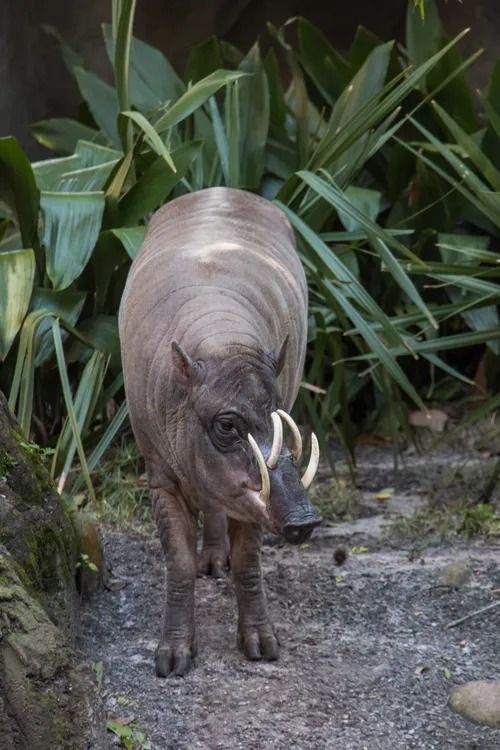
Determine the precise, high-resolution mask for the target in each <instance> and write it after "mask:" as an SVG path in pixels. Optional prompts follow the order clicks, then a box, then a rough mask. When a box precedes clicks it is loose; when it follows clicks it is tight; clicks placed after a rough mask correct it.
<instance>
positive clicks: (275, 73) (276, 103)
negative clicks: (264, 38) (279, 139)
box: [264, 48, 287, 129]
mask: <svg viewBox="0 0 500 750" xmlns="http://www.w3.org/2000/svg"><path fill="white" fill-rule="evenodd" d="M264 67H265V70H266V75H267V85H268V88H269V107H270V110H269V117H270V121H271V125H274V126H275V127H276V128H280V129H282V128H284V127H285V121H286V115H287V107H286V101H285V94H284V91H283V82H282V80H281V71H280V68H279V63H278V59H277V57H276V52H275V51H274V49H273V48H271V49H270V50H268V52H267V54H266V56H265V58H264Z"/></svg>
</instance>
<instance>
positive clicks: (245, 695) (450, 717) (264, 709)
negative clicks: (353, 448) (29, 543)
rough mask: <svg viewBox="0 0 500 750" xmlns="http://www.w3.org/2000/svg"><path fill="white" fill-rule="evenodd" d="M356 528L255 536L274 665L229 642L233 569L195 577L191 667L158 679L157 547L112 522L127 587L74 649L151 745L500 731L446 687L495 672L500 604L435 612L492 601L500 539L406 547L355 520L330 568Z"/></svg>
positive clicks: (270, 743)
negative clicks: (452, 704)
mask: <svg viewBox="0 0 500 750" xmlns="http://www.w3.org/2000/svg"><path fill="white" fill-rule="evenodd" d="M384 479H386V476H384ZM382 486H385V485H382ZM400 500H401V498H400ZM367 520H368V521H371V520H372V519H366V518H365V519H362V521H363V523H364V524H365V526H364V527H363V528H364V529H365V531H366V521H367ZM372 525H373V528H379V526H380V524H377V523H375V522H374V523H373V524H372ZM361 531H362V530H361V529H360V528H359V529H357V530H356V529H355V528H354V529H353V528H352V525H351V526H350V527H344V528H341V529H333V530H329V529H325V530H324V531H323V532H320V533H318V534H317V535H316V536H315V537H313V538H312V539H311V542H310V544H309V545H306V546H305V547H304V548H302V549H300V548H292V547H288V546H280V545H266V546H265V548H264V555H263V557H264V570H265V579H266V584H267V590H268V595H269V605H270V611H271V613H272V616H273V618H274V622H275V625H276V627H277V630H278V633H279V637H280V640H281V642H282V647H281V656H280V660H279V661H278V662H276V663H272V664H267V663H251V662H247V661H245V659H244V658H243V657H242V655H241V654H240V653H239V652H238V651H237V649H236V643H235V640H236V639H235V628H236V608H235V598H234V593H233V590H232V585H231V582H230V580H229V579H227V580H222V581H214V580H212V579H200V580H199V582H198V586H197V628H198V641H199V655H198V658H197V661H196V666H195V668H194V670H193V671H192V672H190V673H189V674H188V675H187V676H186V677H185V678H169V679H167V680H161V679H159V678H157V677H156V676H155V674H154V667H153V654H154V649H155V647H156V640H157V635H158V631H159V624H160V617H161V607H162V601H163V590H164V569H163V560H162V553H161V549H160V545H159V543H158V541H157V540H156V538H153V539H151V538H148V537H145V536H144V537H141V536H138V535H131V534H126V533H122V532H117V531H109V532H107V533H106V538H105V543H106V554H107V560H108V564H109V565H111V566H112V570H113V575H114V576H115V577H117V578H123V579H124V580H126V581H127V582H128V585H127V586H126V587H125V588H122V589H121V590H117V591H113V592H109V591H105V592H101V593H98V594H97V595H96V596H95V597H94V598H93V600H92V601H91V603H90V604H88V605H87V606H86V608H85V611H84V615H83V634H82V641H81V648H82V650H83V651H84V652H85V654H86V656H87V658H89V659H91V660H92V661H94V662H97V661H102V662H103V665H104V680H103V690H104V691H105V696H106V702H107V704H108V709H109V716H110V717H126V716H128V715H133V716H134V717H135V718H136V720H137V722H138V723H139V724H140V726H141V727H142V728H143V731H144V733H145V734H146V737H147V738H148V740H149V743H150V747H151V748H152V750H212V748H213V749H214V750H215V749H219V748H221V749H222V748H224V750H226V749H229V750H233V748H234V749H236V748H244V749H245V750H267V749H269V750H271V749H273V750H274V749H276V750H289V749H290V748H294V749H296V750H322V749H323V748H325V749H326V748H328V749H330V748H331V750H334V749H335V750H379V749H380V750H382V749H383V750H387V748H388V747H389V748H391V750H399V749H401V750H403V749H404V750H413V749H415V750H417V749H418V750H431V749H434V748H435V749H436V750H498V748H500V731H495V730H492V729H485V728H481V727H477V726H475V725H472V724H469V723H467V722H466V721H465V720H463V719H461V718H460V717H458V716H456V715H455V714H453V713H452V712H451V711H450V709H449V708H448V706H447V697H448V694H449V691H450V690H451V688H452V687H453V686H454V685H458V684H462V683H464V682H467V681H469V680H475V679H500V663H499V655H500V627H499V619H500V609H495V610H492V611H491V613H489V614H488V615H486V616H484V617H482V618H476V619H473V620H469V621H468V622H466V623H464V624H463V625H461V626H459V627H456V628H453V629H449V630H447V629H445V625H446V624H447V623H448V622H449V621H451V620H454V619H456V618H457V617H460V616H461V615H462V614H464V613H467V612H469V611H472V610H474V609H476V608H479V607H481V606H485V605H487V604H489V603H490V602H492V601H495V598H496V597H497V596H498V594H497V593H495V590H496V589H499V588H500V548H495V547H493V546H491V545H490V546H486V545H477V544H476V545H464V546H460V547H459V548H450V547H448V548H440V549H434V550H427V552H426V553H425V555H424V557H421V558H419V559H417V560H411V556H410V555H408V552H407V551H404V550H397V549H396V550H395V549H390V548H388V547H387V546H384V544H383V543H382V541H381V540H380V538H378V541H377V534H372V535H370V534H369V533H366V534H365V537H364V542H365V546H366V547H367V548H368V550H367V551H364V552H358V553H357V554H350V555H349V557H348V559H347V561H346V562H345V563H344V565H342V567H339V566H337V565H336V563H335V560H334V551H335V548H336V546H337V544H338V537H339V536H342V537H343V538H344V540H345V539H347V541H348V546H352V544H353V541H352V540H353V539H354V534H355V533H356V532H358V533H357V534H356V541H355V544H356V545H359V543H360V539H361V540H362V538H363V537H362V533H361ZM377 533H378V532H377ZM349 540H351V541H350V544H349ZM457 560H463V561H465V562H467V564H468V565H469V566H470V569H471V575H470V578H469V579H468V581H467V582H466V583H465V584H463V585H462V586H461V587H460V588H458V589H448V588H445V587H444V586H442V585H440V573H441V572H442V570H443V569H444V568H446V566H447V565H449V564H450V563H455V562H456V561H457ZM110 742H111V746H113V740H111V739H110Z"/></svg>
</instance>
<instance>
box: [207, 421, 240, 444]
mask: <svg viewBox="0 0 500 750" xmlns="http://www.w3.org/2000/svg"><path fill="white" fill-rule="evenodd" d="M212 436H213V440H214V442H215V444H216V445H217V446H218V447H219V448H221V449H224V448H231V447H232V446H233V445H234V444H235V443H236V442H237V441H238V440H239V439H240V434H239V432H238V424H237V417H235V416H234V417H233V416H232V415H230V414H229V415H228V414H224V415H220V416H218V417H216V419H215V420H214V422H213V425H212Z"/></svg>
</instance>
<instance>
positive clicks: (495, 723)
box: [448, 680, 500, 729]
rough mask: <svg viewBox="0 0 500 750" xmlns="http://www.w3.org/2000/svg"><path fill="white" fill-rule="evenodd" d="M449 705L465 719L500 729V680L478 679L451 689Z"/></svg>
mask: <svg viewBox="0 0 500 750" xmlns="http://www.w3.org/2000/svg"><path fill="white" fill-rule="evenodd" d="M448 705H449V707H450V708H451V710H452V711H455V713H457V714H460V716H462V717H463V718H464V719H467V720H468V721H472V722H474V724H481V725H484V726H487V727H492V728H493V729H500V681H497V680H478V681H475V682H467V683H466V684H465V685H460V687H457V688H455V689H454V690H452V691H451V693H450V697H449V699H448Z"/></svg>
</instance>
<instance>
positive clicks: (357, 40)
mask: <svg viewBox="0 0 500 750" xmlns="http://www.w3.org/2000/svg"><path fill="white" fill-rule="evenodd" d="M381 44H383V42H382V40H381V39H379V38H378V36H376V35H375V34H373V33H372V32H371V31H368V29H365V27H364V26H358V28H357V29H356V34H355V36H354V39H353V42H352V47H351V70H352V73H353V74H355V73H357V72H358V70H359V69H360V68H361V66H362V65H363V64H364V62H365V61H366V58H367V57H368V56H369V55H370V54H371V53H372V52H373V50H374V49H375V48H376V47H379V46H380V45H381Z"/></svg>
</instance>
